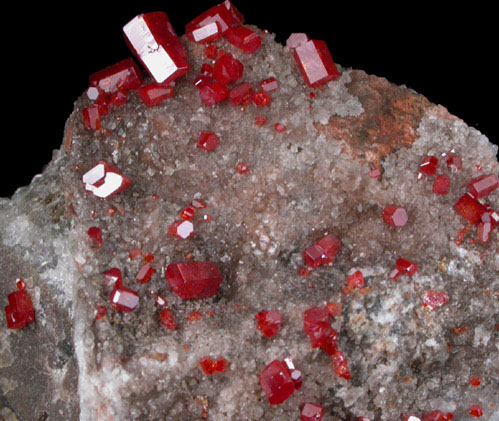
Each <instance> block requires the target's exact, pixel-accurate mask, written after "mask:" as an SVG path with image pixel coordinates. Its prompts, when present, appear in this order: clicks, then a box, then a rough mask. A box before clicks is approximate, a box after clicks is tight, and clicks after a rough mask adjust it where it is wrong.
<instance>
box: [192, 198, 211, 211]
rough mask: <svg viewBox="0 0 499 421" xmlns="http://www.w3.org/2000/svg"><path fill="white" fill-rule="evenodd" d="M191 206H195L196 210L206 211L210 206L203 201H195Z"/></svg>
mask: <svg viewBox="0 0 499 421" xmlns="http://www.w3.org/2000/svg"><path fill="white" fill-rule="evenodd" d="M191 205H192V206H194V207H195V208H196V209H204V208H206V206H208V205H207V204H206V203H205V202H203V201H202V200H201V199H194V200H193V201H192V202H191Z"/></svg>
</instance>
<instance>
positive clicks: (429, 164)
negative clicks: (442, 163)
mask: <svg viewBox="0 0 499 421" xmlns="http://www.w3.org/2000/svg"><path fill="white" fill-rule="evenodd" d="M437 168H438V159H437V158H435V157H434V156H431V155H430V156H426V157H425V158H424V159H423V162H421V164H420V165H419V171H420V172H422V173H423V174H426V175H435V174H436V173H437Z"/></svg>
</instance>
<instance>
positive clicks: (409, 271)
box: [390, 258, 418, 280]
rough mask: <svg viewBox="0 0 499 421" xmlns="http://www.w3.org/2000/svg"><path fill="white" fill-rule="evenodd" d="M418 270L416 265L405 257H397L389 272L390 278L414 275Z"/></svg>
mask: <svg viewBox="0 0 499 421" xmlns="http://www.w3.org/2000/svg"><path fill="white" fill-rule="evenodd" d="M417 271H418V265H417V264H416V263H413V262H411V261H410V260H407V259H402V258H400V259H397V261H396V262H395V269H394V270H393V271H392V272H391V273H390V279H393V280H395V279H397V278H398V277H400V276H401V275H409V276H414V275H415V274H416V272H417Z"/></svg>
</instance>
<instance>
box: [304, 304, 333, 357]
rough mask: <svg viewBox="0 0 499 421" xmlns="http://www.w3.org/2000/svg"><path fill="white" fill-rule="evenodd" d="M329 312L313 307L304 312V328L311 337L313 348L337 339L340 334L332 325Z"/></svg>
mask: <svg viewBox="0 0 499 421" xmlns="http://www.w3.org/2000/svg"><path fill="white" fill-rule="evenodd" d="M329 317H330V316H329V312H328V311H327V310H326V309H323V308H319V307H313V308H310V309H308V310H306V311H305V313H303V330H304V331H305V333H306V334H307V335H308V337H309V338H310V343H311V345H312V348H320V347H322V346H325V345H328V344H330V343H332V342H334V341H335V340H336V338H337V337H338V334H337V333H336V332H335V331H334V329H333V328H332V327H331V324H330V322H329Z"/></svg>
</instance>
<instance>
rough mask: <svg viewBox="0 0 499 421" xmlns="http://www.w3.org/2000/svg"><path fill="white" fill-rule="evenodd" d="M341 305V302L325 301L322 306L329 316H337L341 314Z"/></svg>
mask: <svg viewBox="0 0 499 421" xmlns="http://www.w3.org/2000/svg"><path fill="white" fill-rule="evenodd" d="M342 307H343V306H342V305H341V303H326V306H325V307H324V308H325V309H326V310H327V312H328V313H329V316H330V317H338V316H341V311H342Z"/></svg>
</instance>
